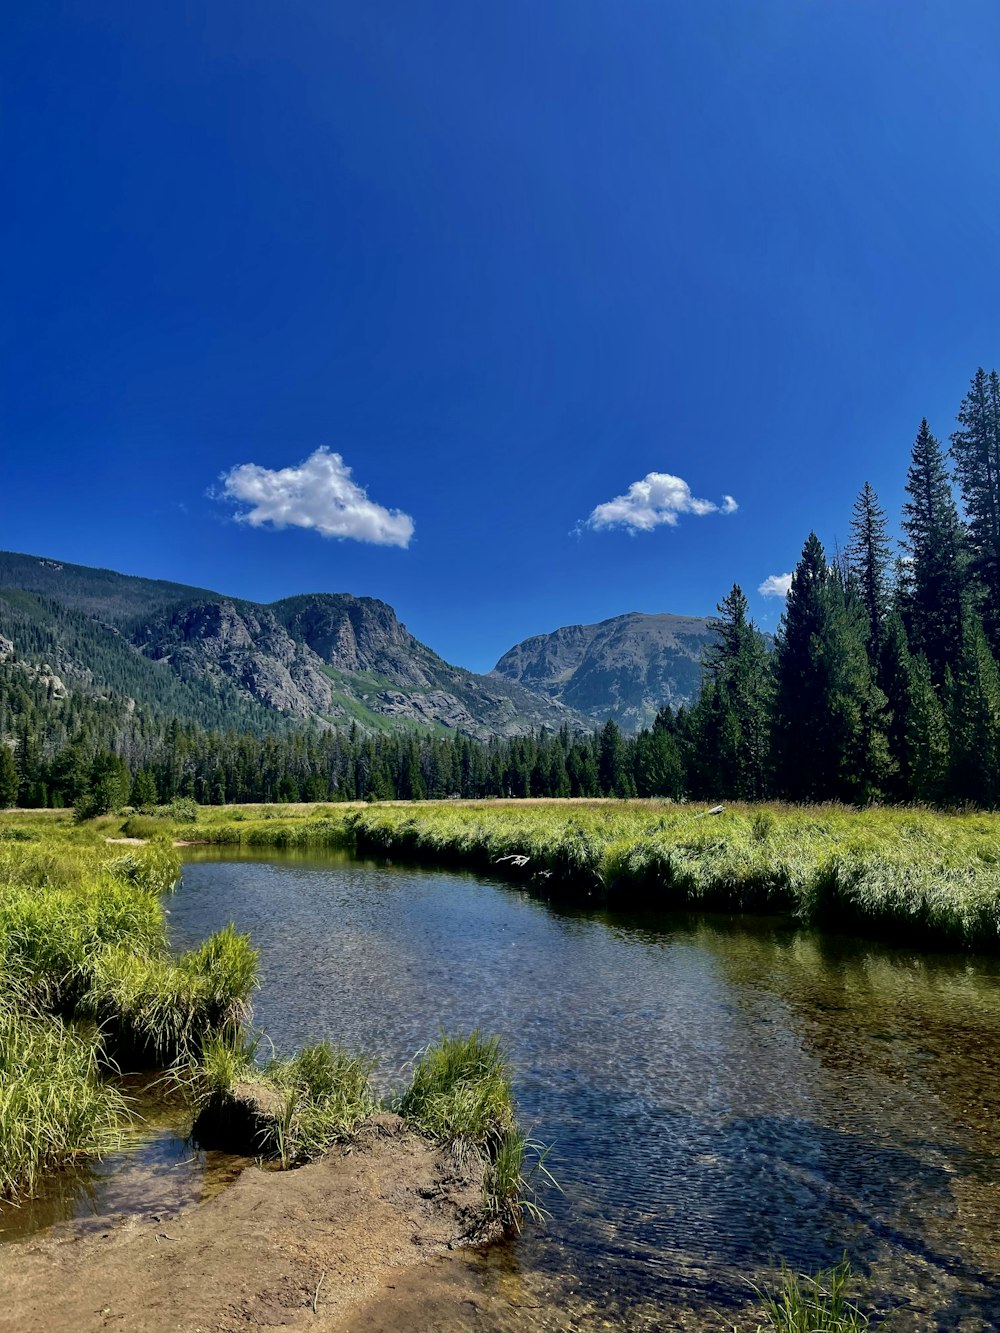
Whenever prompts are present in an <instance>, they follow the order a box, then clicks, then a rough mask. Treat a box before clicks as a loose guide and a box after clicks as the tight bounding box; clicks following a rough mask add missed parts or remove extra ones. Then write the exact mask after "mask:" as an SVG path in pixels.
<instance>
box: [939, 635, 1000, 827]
mask: <svg viewBox="0 0 1000 1333" xmlns="http://www.w3.org/2000/svg"><path fill="white" fill-rule="evenodd" d="M949 704H950V707H949V711H948V730H949V734H950V738H951V764H950V773H949V795H950V796H951V797H952V799H954V800H959V801H974V802H976V803H977V804H978V805H986V806H995V805H997V803H998V801H1000V673H998V671H997V664H996V662H995V661H994V659H993V655H992V654H991V652H990V649H989V644H988V643H987V641H986V635H985V633H984V632H983V627H982V624H981V622H980V620H979V618H978V617H976V616H971V615H970V616H969V617H968V618H967V620H966V625H965V633H964V636H963V640H962V652H961V655H960V656H959V659H958V663H957V666H956V669H955V675H954V680H953V682H952V686H951V690H950V698H949Z"/></svg>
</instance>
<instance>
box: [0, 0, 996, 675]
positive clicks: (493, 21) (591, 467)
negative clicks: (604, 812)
mask: <svg viewBox="0 0 1000 1333" xmlns="http://www.w3.org/2000/svg"><path fill="white" fill-rule="evenodd" d="M998 51H1000V7H998V6H996V4H994V3H985V2H984V3H976V2H975V0H967V2H966V3H962V4H958V5H955V4H947V3H944V0H938V2H937V3H922V2H921V0H905V2H904V0H897V2H892V0H885V2H883V3H879V4H871V3H867V0H811V2H808V3H807V2H806V0H713V3H712V4H696V3H688V4H680V3H673V2H672V0H606V2H605V3H594V2H593V0H565V2H563V0H541V3H540V2H539V0H523V2H522V0H503V3H493V4H483V3H467V2H459V0H455V2H454V3H433V2H430V0H428V2H426V3H422V2H421V0H416V2H414V0H406V3H389V2H388V0H380V3H376V4H340V3H329V4H326V3H316V0H310V2H309V3H298V2H296V0H286V2H285V3H282V4H275V3H267V4H263V3H257V2H256V0H238V3H236V2H233V3H230V0H213V2H212V3H211V4H203V5H195V4H181V3H177V4H166V3H159V2H156V3H152V4H138V5H137V4H135V3H133V2H131V0H130V2H129V3H114V0H105V2H104V3H102V4H100V5H68V4H66V5H62V4H60V5H56V4H49V3H46V2H45V0H36V2H33V3H32V4H29V5H22V6H20V7H17V8H15V9H11V10H10V11H9V12H8V13H7V14H6V16H5V41H4V43H3V51H2V55H0V60H2V65H3V68H2V70H0V96H2V101H3V105H2V116H0V154H2V164H3V179H4V183H5V185H4V194H5V204H4V210H3V222H2V224H0V225H2V226H3V230H4V233H5V235H4V244H3V247H2V258H0V263H2V264H3V275H2V281H3V291H4V300H3V302H2V305H0V330H2V336H3V343H4V346H3V355H2V358H0V431H2V435H0V501H2V504H0V517H2V527H0V546H3V547H5V548H7V549H13V550H20V551H29V552H35V553H38V554H44V555H50V556H56V557H59V558H62V559H64V560H70V561H76V562H78V563H82V564H96V565H103V566H108V567H111V568H116V569H121V570H124V571H128V572H134V573H142V574H147V575H151V576H158V577H166V578H173V579H179V580H181V581H184V582H191V583H197V584H200V585H202V586H208V587H213V588H217V589H220V590H222V591H226V592H231V593H234V594H238V595H241V596H246V597H252V598H255V599H260V600H269V599H272V598H276V597H280V596H284V595H288V594H291V593H295V592H302V591H318V590H328V591H351V592H355V593H361V594H370V595H374V596H379V597H382V598H384V599H385V600H386V601H388V602H391V603H392V604H393V605H394V606H395V607H396V609H397V610H398V612H399V614H400V616H401V618H402V619H403V620H404V621H405V622H406V623H407V624H408V625H409V627H410V629H411V630H413V631H414V633H416V634H417V635H418V636H419V637H420V638H422V639H424V640H425V641H426V642H428V643H429V644H430V645H431V646H432V647H434V648H436V649H437V650H438V651H439V652H441V653H443V654H444V655H445V656H446V657H448V658H449V659H450V660H452V661H456V662H459V663H462V664H463V665H467V666H471V667H473V668H476V669H486V668H488V667H489V666H491V665H492V664H493V662H494V661H495V660H496V658H497V657H498V656H499V655H500V653H502V652H503V651H505V650H506V649H507V648H508V647H510V646H511V645H512V644H513V643H514V642H516V641H517V640H519V639H521V638H524V637H525V636H527V635H529V634H532V633H537V632H541V631H545V630H549V629H554V628H555V627H557V626H558V625H562V624H568V623H574V622H578V621H584V622H589V621H594V620H599V619H603V618H605V617H607V616H612V615H616V614H619V613H621V612H624V611H629V610H644V611H675V612H682V613H701V614H704V613H707V612H709V611H711V610H712V608H713V607H714V605H715V603H716V602H717V601H718V600H719V598H720V597H721V596H722V595H723V594H724V593H725V592H727V591H728V589H729V587H730V586H731V584H732V583H733V582H734V581H739V582H740V583H741V584H742V585H743V586H744V588H745V589H746V590H747V592H748V593H750V594H751V600H752V604H753V607H754V611H755V614H757V616H758V618H759V620H760V622H761V623H762V624H765V625H768V626H771V627H773V625H774V624H775V623H776V620H777V617H778V615H779V614H780V609H781V602H780V599H776V598H770V599H764V598H761V597H760V596H759V595H758V594H757V592H756V589H757V587H758V585H759V584H760V583H761V582H762V581H763V580H764V579H765V578H767V577H768V576H769V575H775V574H781V573H784V572H787V571H788V570H790V569H791V568H792V567H793V565H794V563H795V560H796V558H797V556H798V553H799V551H800V549H801V545H802V541H803V539H804V537H805V535H806V533H807V532H808V530H809V528H810V527H815V528H816V529H817V531H818V532H819V533H820V535H821V536H822V537H823V538H824V540H825V541H827V542H828V543H831V544H832V543H833V542H834V541H835V540H837V539H839V540H841V541H843V540H844V539H845V537H846V535H847V525H848V520H849V515H850V507H851V503H852V501H853V498H854V496H855V495H856V493H857V491H858V490H859V489H860V487H861V485H862V484H863V483H864V481H866V480H870V481H871V482H872V484H873V485H874V486H875V487H876V489H877V490H878V491H879V492H880V494H881V496H882V498H883V501H884V503H885V504H886V506H887V508H888V509H889V510H890V512H891V514H892V515H893V517H894V518H895V516H896V514H897V512H898V508H899V505H900V502H901V497H902V485H903V482H904V478H905V470H906V465H907V461H908V456H909V448H910V444H911V442H912V439H913V436H914V434H915V432H916V429H917V425H918V423H919V420H920V417H921V416H922V415H924V414H926V415H927V416H928V417H929V418H930V420H931V424H932V427H933V428H934V429H935V430H936V432H937V433H938V434H939V435H940V436H946V435H947V434H948V433H949V432H950V430H951V429H952V425H953V417H954V412H955V409H956V408H957V405H958V403H959V401H960V399H961V397H962V394H963V393H964V391H965V388H966V386H967V383H968V380H969V378H970V376H971V375H972V373H973V371H974V370H975V368H976V366H977V365H979V364H984V365H986V366H987V367H989V366H992V365H994V364H996V363H997V362H1000V348H998V336H1000V324H998V314H997V312H998V310H1000V267H998V254H1000V249H998V242H1000V237H998V219H1000V198H998V189H997V173H998V167H1000V151H998V149H1000V80H998V79H997V77H996V61H997V55H998ZM650 474H658V476H657V477H654V478H653V480H652V481H650V482H649V483H648V484H644V485H639V486H637V485H636V484H637V483H643V481H644V479H645V478H647V477H649V476H650ZM664 478H665V479H664ZM734 506H736V507H734ZM669 518H673V519H674V520H675V521H674V522H673V523H671V522H669V521H665V520H666V519H669ZM303 524H308V525H311V526H302V525H303ZM324 530H325V531H327V532H328V533H330V534H331V535H326V536H324V535H322V531H324ZM337 534H347V535H337Z"/></svg>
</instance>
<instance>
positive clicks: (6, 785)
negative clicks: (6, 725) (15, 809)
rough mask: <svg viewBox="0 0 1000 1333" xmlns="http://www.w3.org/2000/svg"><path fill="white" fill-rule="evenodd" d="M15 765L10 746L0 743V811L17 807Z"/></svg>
mask: <svg viewBox="0 0 1000 1333" xmlns="http://www.w3.org/2000/svg"><path fill="white" fill-rule="evenodd" d="M17 786H18V781H17V764H16V763H15V762H14V756H13V754H11V750H10V746H9V745H5V744H4V743H3V742H2V741H0V810H9V809H10V807H11V806H12V805H17Z"/></svg>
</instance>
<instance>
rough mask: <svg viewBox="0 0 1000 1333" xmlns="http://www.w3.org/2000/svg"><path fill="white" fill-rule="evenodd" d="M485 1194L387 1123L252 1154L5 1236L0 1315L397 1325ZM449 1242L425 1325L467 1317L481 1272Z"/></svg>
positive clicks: (187, 1324) (25, 1320)
mask: <svg viewBox="0 0 1000 1333" xmlns="http://www.w3.org/2000/svg"><path fill="white" fill-rule="evenodd" d="M481 1203H482V1194H481V1180H480V1179H479V1178H475V1177H473V1176H470V1175H469V1174H468V1173H467V1172H466V1170H465V1169H464V1168H462V1167H460V1166H459V1165H458V1164H457V1163H456V1161H455V1158H454V1157H453V1155H452V1153H451V1152H450V1151H449V1150H447V1149H442V1148H439V1147H436V1146H434V1145H432V1144H430V1143H428V1142H427V1141H426V1140H424V1139H421V1138H418V1137H416V1136H414V1135H412V1134H410V1133H407V1132H405V1131H404V1129H403V1127H402V1125H401V1123H400V1124H396V1125H392V1124H389V1125H385V1124H383V1125H382V1126H380V1128H378V1129H377V1130H371V1131H368V1132H366V1133H364V1134H362V1135H361V1136H360V1138H359V1141H358V1142H357V1144H355V1145H352V1147H351V1148H350V1149H349V1150H345V1151H336V1152H334V1153H332V1154H330V1155H329V1156H327V1157H326V1158H324V1159H323V1160H321V1161H318V1162H314V1163H311V1164H310V1165H308V1166H304V1167H302V1168H300V1169H299V1170H296V1171H290V1172H277V1171H267V1170H260V1169H258V1168H257V1167H249V1168H248V1169H247V1170H246V1171H244V1173H243V1174H242V1175H241V1176H240V1178H239V1179H238V1180H237V1181H236V1182H235V1183H234V1184H233V1185H231V1186H230V1187H229V1188H227V1189H226V1190H224V1191H223V1193H221V1194H220V1195H218V1196H217V1197H216V1198H214V1199H212V1200H210V1201H209V1202H206V1203H204V1204H200V1205H196V1206H194V1207H191V1208H189V1209H187V1210H186V1211H184V1212H182V1213H180V1214H177V1215H174V1216H170V1217H167V1216H164V1215H157V1214H153V1215H137V1216H133V1217H131V1218H127V1219H122V1220H121V1221H120V1222H118V1223H117V1224H115V1225H113V1226H110V1227H109V1229H108V1230H106V1231H104V1232H103V1233H99V1234H93V1233H91V1234H84V1235H77V1236H73V1235H71V1236H69V1237H61V1238H58V1239H57V1238H45V1239H39V1240H34V1241H27V1242H23V1243H18V1244H8V1245H4V1246H0V1291H2V1292H3V1300H2V1302H0V1330H2V1333H15V1331H16V1333H24V1331H25V1330H28V1329H31V1330H38V1331H39V1333H91V1331H92V1330H95V1331H96V1330H102V1331H103V1330H109V1329H114V1330H121V1331H122V1333H168V1331H169V1333H181V1331H183V1333H237V1331H238V1330H239V1331H242V1330H245V1329H247V1328H276V1327H280V1328H287V1329H299V1328H301V1329H305V1328H308V1329H311V1330H317V1333H326V1331H327V1330H331V1331H332V1330H346V1329H349V1328H358V1327H366V1328H371V1329H375V1328H378V1327H383V1328H386V1329H388V1328H390V1327H393V1326H397V1327H398V1326H399V1325H396V1324H395V1319H396V1314H394V1311H398V1309H399V1307H398V1305H397V1304H396V1299H395V1298H396V1294H397V1292H398V1293H400V1294H402V1293H404V1292H405V1291H406V1286H407V1282H408V1279H409V1278H411V1277H412V1276H413V1275H414V1273H415V1270H417V1269H419V1268H420V1267H421V1266H422V1265H425V1264H427V1263H428V1261H431V1260H433V1259H435V1258H439V1257H440V1256H444V1255H447V1254H449V1253H450V1252H451V1250H452V1247H454V1246H455V1245H460V1244H461V1243H462V1241H463V1238H464V1237H466V1236H467V1235H468V1234H469V1233H470V1232H471V1231H472V1230H474V1228H475V1225H476V1222H477V1220H478V1217H479V1213H480V1209H481ZM455 1258H456V1261H457V1262H456V1263H455V1265H454V1268H453V1271H452V1272H451V1276H450V1278H449V1282H448V1283H447V1284H446V1286H445V1287H443V1288H442V1287H440V1285H439V1284H434V1290H435V1291H436V1292H437V1293H438V1296H437V1302H436V1303H438V1304H439V1305H440V1306H441V1308H440V1310H439V1312H438V1316H437V1317H435V1316H432V1315H431V1316H429V1318H430V1322H429V1323H428V1324H427V1325H426V1326H427V1327H429V1328H432V1327H434V1326H435V1325H436V1324H438V1325H439V1326H440V1325H442V1324H443V1325H446V1326H450V1327H455V1326H461V1322H465V1324H466V1326H467V1327H475V1326H477V1322H478V1321H477V1320H476V1319H475V1317H474V1310H475V1299H474V1294H475V1291H476V1280H475V1277H474V1275H473V1273H472V1271H471V1269H469V1267H468V1266H467V1265H466V1264H464V1263H463V1262H462V1261H461V1260H460V1259H459V1258H458V1256H457V1255H456V1256H455ZM463 1275H464V1278H463ZM383 1302H384V1305H383ZM463 1307H464V1312H465V1314H464V1316H463ZM380 1311H381V1313H380ZM469 1316H472V1317H471V1318H469ZM386 1320H388V1322H386ZM456 1320H457V1321H459V1322H458V1323H457V1324H456V1322H455V1321H456Z"/></svg>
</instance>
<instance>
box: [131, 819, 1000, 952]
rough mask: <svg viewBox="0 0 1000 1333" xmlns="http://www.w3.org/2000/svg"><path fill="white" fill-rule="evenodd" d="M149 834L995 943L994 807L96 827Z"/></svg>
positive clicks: (576, 895) (620, 900)
mask: <svg viewBox="0 0 1000 1333" xmlns="http://www.w3.org/2000/svg"><path fill="white" fill-rule="evenodd" d="M159 829H162V830H163V831H165V832H166V831H169V832H170V834H171V836H173V837H174V838H176V839H177V840H178V841H184V842H206V843H215V844H220V845H226V846H240V847H247V848H264V847H274V848H295V847H309V846H314V847H319V846H327V847H341V848H346V849H348V850H351V851H355V852H358V853H360V854H362V855H372V856H380V857H387V858H390V859H393V860H397V861H401V862H409V863H415V864H420V863H422V864H434V865H438V866H454V867H462V868H466V869H472V870H476V871H479V872H486V873H489V874H491V875H494V876H496V875H502V876H505V877H507V878H510V879H514V880H517V881H519V882H525V883H530V884H531V885H532V887H533V888H534V889H535V890H537V891H538V892H541V893H543V894H545V895H546V896H549V897H552V898H555V899H563V900H567V901H573V902H577V903H584V904H588V905H590V906H593V907H598V908H601V907H609V908H627V909H628V910H638V911H646V910H648V911H666V910H672V909H677V908H694V909H696V910H706V911H725V912H751V913H784V914H788V915H790V916H792V917H794V918H795V919H796V920H797V921H799V922H802V923H804V924H813V925H818V926H821V927H823V928H826V929H830V930H835V931H838V932H842V933H856V934H877V935H883V936H888V937H890V938H893V939H897V940H901V939H906V940H908V941H911V942H914V943H917V944H920V945H923V946H925V947H931V948H940V947H945V948H953V949H977V950H982V951H984V952H993V953H996V952H998V951H1000V815H996V814H984V813H954V814H945V813H941V812H939V811H932V810H928V809H910V808H880V807H874V808H869V809H864V810H855V809H851V808H849V807H845V806H836V805H824V806H781V805H757V806H750V805H733V806H726V807H724V808H723V807H720V808H719V813H713V812H710V811H707V810H706V809H705V807H704V806H693V805H675V804H672V803H670V802H661V801H612V800H605V801H528V802H524V801H480V802H475V801H447V802H412V803H407V802H386V803H382V804H374V805H367V806H360V807H359V806H356V805H355V806H338V805H317V806H295V807H289V806H280V805H279V806H247V807H218V808H202V809H201V810H199V811H198V812H197V814H196V816H195V818H194V819H193V820H190V821H188V822H178V821H176V820H174V819H171V818H165V819H158V818H156V817H150V816H132V817H131V818H128V819H126V820H124V821H123V820H121V819H117V820H108V821H105V831H106V836H130V835H132V836H141V835H142V834H146V835H148V834H149V833H151V832H155V831H156V830H159Z"/></svg>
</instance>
